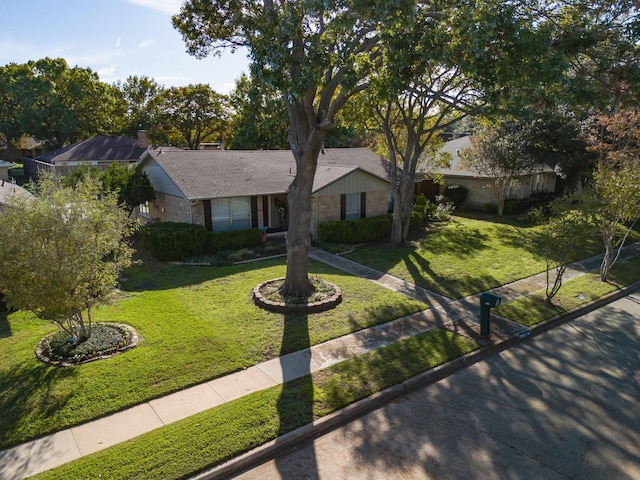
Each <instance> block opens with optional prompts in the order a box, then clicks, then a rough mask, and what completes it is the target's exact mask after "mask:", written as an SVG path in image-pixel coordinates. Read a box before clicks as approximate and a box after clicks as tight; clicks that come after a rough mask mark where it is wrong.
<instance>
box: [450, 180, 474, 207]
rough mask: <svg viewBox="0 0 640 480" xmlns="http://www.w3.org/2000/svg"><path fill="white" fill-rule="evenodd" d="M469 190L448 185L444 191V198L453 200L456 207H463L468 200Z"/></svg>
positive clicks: (459, 186) (460, 186)
mask: <svg viewBox="0 0 640 480" xmlns="http://www.w3.org/2000/svg"><path fill="white" fill-rule="evenodd" d="M468 194H469V189H468V188H467V187H465V186H464V185H457V184H454V185H447V187H446V188H445V190H444V196H445V197H446V198H448V199H449V200H451V201H452V202H453V204H454V205H455V206H456V207H459V206H460V205H462V204H463V203H464V202H465V200H466V199H467V195H468Z"/></svg>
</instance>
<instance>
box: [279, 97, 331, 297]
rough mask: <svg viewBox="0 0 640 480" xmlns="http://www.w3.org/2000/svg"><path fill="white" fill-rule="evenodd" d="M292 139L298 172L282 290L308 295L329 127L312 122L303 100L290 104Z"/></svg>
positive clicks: (290, 197) (291, 195)
mask: <svg viewBox="0 0 640 480" xmlns="http://www.w3.org/2000/svg"><path fill="white" fill-rule="evenodd" d="M288 109H289V116H290V120H291V128H290V131H289V141H290V143H291V149H292V153H293V156H294V158H295V160H296V175H295V177H294V179H293V182H292V183H291V186H290V187H289V193H288V198H287V199H288V204H289V229H288V231H287V274H286V277H285V280H284V283H283V284H282V286H281V287H280V294H281V295H283V296H289V297H308V296H309V295H310V294H311V293H312V292H313V285H312V284H311V282H310V281H309V249H310V248H311V193H312V191H313V179H314V177H315V175H316V168H317V166H318V155H320V150H322V144H323V142H324V139H325V137H326V131H327V129H328V123H327V126H326V127H320V126H319V125H318V124H316V125H310V124H309V118H308V116H307V113H308V112H307V110H306V109H305V106H304V105H303V104H296V105H290V106H289V107H288Z"/></svg>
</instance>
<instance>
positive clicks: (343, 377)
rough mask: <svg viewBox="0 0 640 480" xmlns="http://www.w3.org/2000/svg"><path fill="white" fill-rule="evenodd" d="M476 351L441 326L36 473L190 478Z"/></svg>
mask: <svg viewBox="0 0 640 480" xmlns="http://www.w3.org/2000/svg"><path fill="white" fill-rule="evenodd" d="M477 348H478V344H476V343H475V342H474V341H472V340H470V339H468V338H465V337H461V336H458V335H456V334H454V333H453V332H450V331H447V330H444V329H435V330H430V331H428V332H425V333H422V334H419V335H416V336H415V337H411V338H408V339H405V340H402V341H400V342H397V343H394V344H392V345H389V346H387V347H383V348H381V349H379V350H375V351H372V352H368V353H366V354H364V355H361V356H359V357H355V358H352V359H349V360H346V361H344V362H341V363H339V364H336V365H333V366H331V367H329V368H327V369H325V370H321V371H319V372H316V373H313V374H311V375H307V376H305V377H303V378H299V379H296V380H293V381H291V382H287V383H285V384H284V385H278V386H276V387H272V388H269V389H266V390H262V391H259V392H255V393H252V394H250V395H247V396H245V397H242V398H239V399H237V400H234V401H232V402H228V403H226V404H224V405H221V406H219V407H215V408H212V409H210V410H207V411H205V412H202V413H199V414H196V415H193V416H191V417H189V418H186V419H184V420H180V421H178V422H176V423H173V424H171V425H168V426H166V427H162V428H159V429H156V430H153V431H151V432H149V433H147V434H144V435H142V436H140V437H137V438H134V439H132V440H129V441H127V442H124V443H121V444H119V445H115V446H113V447H111V448H108V449H105V450H103V451H100V452H97V453H95V454H93V455H89V456H87V457H83V458H80V459H78V460H76V461H73V462H71V463H68V464H66V465H63V466H61V467H58V468H55V469H53V470H49V471H46V472H43V473H42V474H40V475H37V476H36V477H35V478H37V479H40V480H43V479H49V480H52V479H59V480H62V479H64V480H66V479H69V478H103V479H121V478H126V479H129V480H132V479H141V480H142V479H148V478H162V479H164V480H170V479H179V478H187V477H190V476H192V475H194V474H196V473H198V472H199V471H201V470H204V469H206V468H208V467H211V466H213V465H217V464H220V463H222V462H224V461H225V460H228V459H230V458H233V457H235V456H237V455H240V454H241V453H243V452H245V451H248V450H250V449H251V448H255V447H257V446H259V445H262V444H264V443H266V442H268V441H270V440H273V439H275V438H276V437H278V436H281V435H284V434H285V433H287V432H290V431H292V430H294V429H296V428H299V427H302V426H304V425H307V424H309V423H311V422H312V421H314V420H316V419H318V418H320V417H322V416H325V415H328V414H329V413H331V412H334V411H336V410H339V409H340V408H342V407H346V406H347V405H350V404H352V403H354V402H356V401H358V400H360V399H362V398H365V397H368V396H370V395H372V394H374V393H376V392H379V391H381V390H383V389H385V388H387V387H389V386H392V385H397V384H399V383H402V382H403V381H404V380H406V379H409V378H411V377H413V376H415V375H417V374H419V373H421V372H424V371H426V370H429V369H431V368H433V367H435V366H437V365H440V364H442V363H445V362H447V361H450V360H453V359H455V358H458V357H460V356H462V355H464V354H466V353H468V352H471V351H473V350H475V349H477Z"/></svg>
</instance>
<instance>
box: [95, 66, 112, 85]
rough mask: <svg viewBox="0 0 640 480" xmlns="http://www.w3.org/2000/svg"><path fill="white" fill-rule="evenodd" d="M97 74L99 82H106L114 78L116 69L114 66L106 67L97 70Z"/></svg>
mask: <svg viewBox="0 0 640 480" xmlns="http://www.w3.org/2000/svg"><path fill="white" fill-rule="evenodd" d="M97 73H98V77H100V80H101V81H103V82H106V81H109V80H112V79H114V78H115V75H114V74H115V73H116V67H115V66H114V65H109V66H108V67H103V68H100V69H98V71H97Z"/></svg>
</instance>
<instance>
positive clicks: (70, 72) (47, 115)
mask: <svg viewBox="0 0 640 480" xmlns="http://www.w3.org/2000/svg"><path fill="white" fill-rule="evenodd" d="M0 85H1V86H0V131H1V132H3V133H4V134H5V136H6V138H7V139H8V141H15V140H17V139H18V138H20V137H21V136H23V135H28V136H32V137H34V138H37V139H39V140H43V141H45V142H46V143H47V144H48V145H49V146H50V148H59V147H62V146H64V145H66V144H69V143H73V142H76V141H78V140H81V139H84V138H87V137H90V136H93V135H100V134H112V133H114V132H118V131H120V130H121V128H122V124H121V118H122V113H123V109H122V103H121V102H119V98H120V97H119V94H118V91H117V89H116V88H115V87H114V86H112V85H108V84H105V83H102V82H100V80H99V78H98V75H97V74H96V73H95V72H93V71H92V70H91V69H88V68H80V67H69V66H68V65H67V62H66V61H65V60H64V59H61V58H57V59H50V58H45V59H42V60H37V61H29V62H27V63H26V64H22V65H18V64H9V65H6V66H3V67H0Z"/></svg>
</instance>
